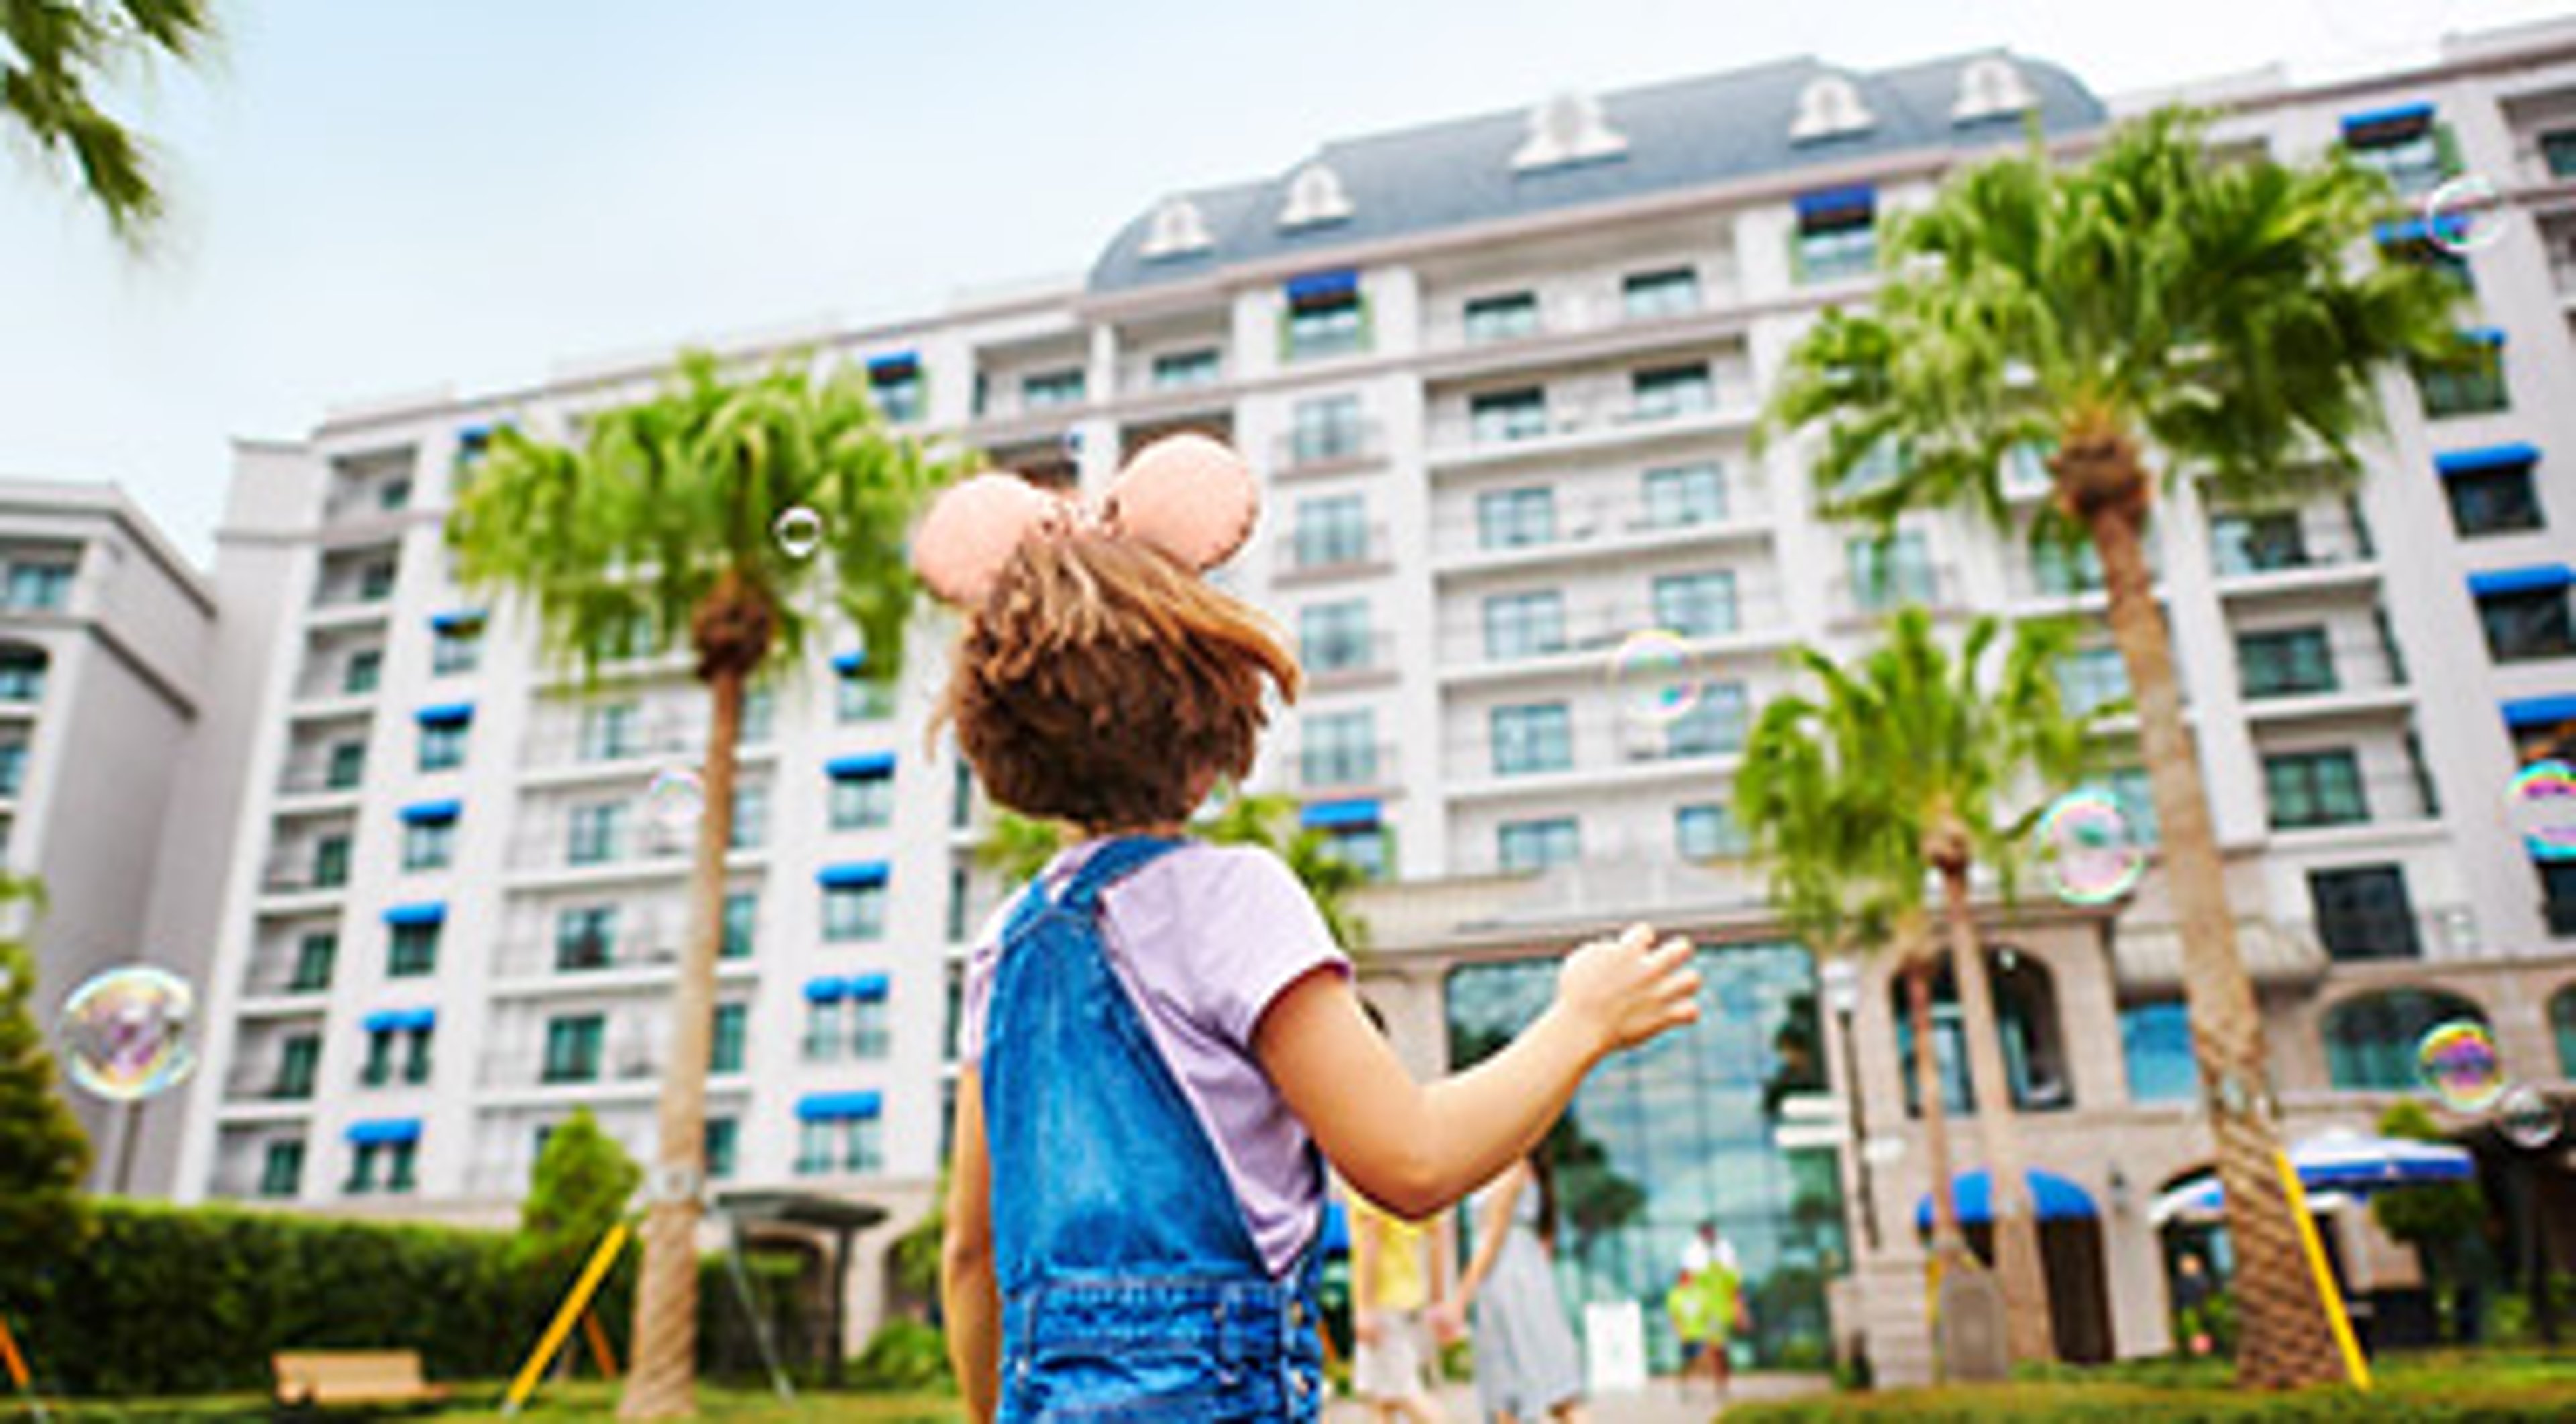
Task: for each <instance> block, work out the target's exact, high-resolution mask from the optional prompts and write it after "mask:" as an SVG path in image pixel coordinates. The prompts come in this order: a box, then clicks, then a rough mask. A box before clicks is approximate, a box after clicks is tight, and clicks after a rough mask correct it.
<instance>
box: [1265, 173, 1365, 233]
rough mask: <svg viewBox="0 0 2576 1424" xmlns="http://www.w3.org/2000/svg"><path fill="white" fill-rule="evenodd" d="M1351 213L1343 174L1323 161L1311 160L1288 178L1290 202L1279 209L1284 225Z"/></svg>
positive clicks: (1337, 218)
mask: <svg viewBox="0 0 2576 1424" xmlns="http://www.w3.org/2000/svg"><path fill="white" fill-rule="evenodd" d="M1350 215H1351V197H1350V194H1348V193H1345V192H1343V191H1342V179H1341V175H1340V174H1337V173H1335V172H1334V171H1333V170H1332V169H1330V168H1328V167H1326V166H1324V165H1323V164H1321V163H1309V164H1307V165H1306V166H1305V167H1303V168H1300V169H1298V170H1297V176H1295V177H1294V178H1291V179H1289V180H1288V203H1287V205H1286V206H1285V207H1283V208H1281V209H1280V210H1279V225H1280V226H1281V227H1289V228H1296V227H1316V226H1320V225H1321V224H1324V223H1331V222H1340V221H1342V220H1343V219H1344V218H1347V217H1349V216H1350Z"/></svg>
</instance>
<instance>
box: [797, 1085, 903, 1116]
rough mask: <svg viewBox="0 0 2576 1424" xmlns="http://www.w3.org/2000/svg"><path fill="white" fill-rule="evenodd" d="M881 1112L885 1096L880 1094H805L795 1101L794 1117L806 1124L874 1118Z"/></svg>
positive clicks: (883, 1109)
mask: <svg viewBox="0 0 2576 1424" xmlns="http://www.w3.org/2000/svg"><path fill="white" fill-rule="evenodd" d="M883 1111H885V1095H884V1094H882V1093H873V1092H865V1093H807V1094H806V1095H805V1096H803V1097H801V1098H798V1099H797V1100H796V1116H797V1117H798V1118H800V1119H802V1120H803V1121H806V1122H823V1121H828V1120H830V1119H833V1118H845V1117H875V1116H876V1115H877V1114H879V1113H881V1112H883Z"/></svg>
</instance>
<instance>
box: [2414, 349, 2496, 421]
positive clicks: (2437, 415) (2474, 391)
mask: <svg viewBox="0 0 2576 1424" xmlns="http://www.w3.org/2000/svg"><path fill="white" fill-rule="evenodd" d="M2414 371H2415V389H2416V393H2417V394H2418V395H2420V396H2421V397H2422V398H2423V402H2424V418H2425V419H2427V420H2447V419H2450V418H2451V417H2453V416H2461V415H2492V414H2494V413H2496V412H2497V411H2500V410H2504V409H2506V408H2508V407H2509V406H2511V405H2512V403H2513V397H2512V394H2511V392H2510V390H2509V389H2508V388H2507V387H2506V385H2505V379H2504V342H2503V339H2502V337H2501V336H2500V335H2498V336H2496V337H2495V338H2494V339H2485V336H2484V334H2480V335H2463V336H2462V337H2461V338H2460V342H2459V346H2458V348H2457V351H2456V354H2455V355H2454V356H2453V357H2452V358H2451V359H2450V360H2447V361H2442V362H2439V363H2433V362H2426V361H2422V360H2418V361H2416V362H2415V363H2414Z"/></svg>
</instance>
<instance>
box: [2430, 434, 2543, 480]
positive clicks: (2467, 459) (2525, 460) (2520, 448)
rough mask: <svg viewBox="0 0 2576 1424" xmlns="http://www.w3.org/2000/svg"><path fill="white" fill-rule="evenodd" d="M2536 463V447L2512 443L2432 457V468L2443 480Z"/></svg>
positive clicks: (2538, 459)
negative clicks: (2453, 476) (2454, 476)
mask: <svg viewBox="0 0 2576 1424" xmlns="http://www.w3.org/2000/svg"><path fill="white" fill-rule="evenodd" d="M2538 463H2540V447H2539V446H2537V445H2533V444H2530V443H2529V442H2527V441H2521V440H2516V441H2514V442H2512V443H2511V444H2507V445H2486V446H2481V447H2480V448H2478V449H2475V450H2451V451H2447V452H2445V453H2443V454H2439V455H2436V456H2434V457H2433V468H2434V469H2435V470H2436V471H2438V472H2439V473H2440V474H2441V475H2442V476H2443V478H2445V479H2447V478H2449V477H2450V476H2452V475H2474V474H2480V473H2483V472H2484V471H2487V470H2509V469H2512V468H2514V467H2515V466H2518V465H2536V464H2538Z"/></svg>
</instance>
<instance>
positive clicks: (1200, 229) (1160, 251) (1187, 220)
mask: <svg viewBox="0 0 2576 1424" xmlns="http://www.w3.org/2000/svg"><path fill="white" fill-rule="evenodd" d="M1214 245H1215V240H1214V239H1213V238H1211V237H1209V236H1208V226H1207V218H1206V217H1205V216H1204V215H1202V214H1201V213H1200V212H1199V205H1198V204H1196V203H1193V202H1191V201H1190V200H1189V199H1187V198H1167V199H1165V200H1164V202H1163V205H1162V206H1161V207H1159V208H1156V209H1154V216H1153V218H1152V219H1151V221H1149V222H1148V223H1147V225H1146V228H1145V255H1146V256H1147V257H1180V256H1184V255H1186V254H1188V253H1192V252H1205V251H1207V250H1208V248H1210V247H1212V246H1214Z"/></svg>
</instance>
